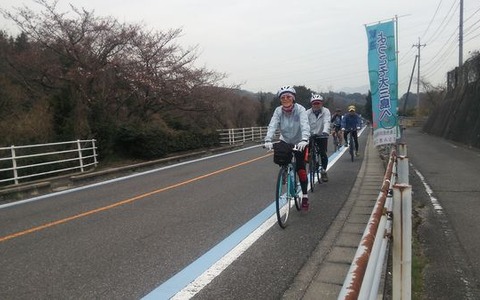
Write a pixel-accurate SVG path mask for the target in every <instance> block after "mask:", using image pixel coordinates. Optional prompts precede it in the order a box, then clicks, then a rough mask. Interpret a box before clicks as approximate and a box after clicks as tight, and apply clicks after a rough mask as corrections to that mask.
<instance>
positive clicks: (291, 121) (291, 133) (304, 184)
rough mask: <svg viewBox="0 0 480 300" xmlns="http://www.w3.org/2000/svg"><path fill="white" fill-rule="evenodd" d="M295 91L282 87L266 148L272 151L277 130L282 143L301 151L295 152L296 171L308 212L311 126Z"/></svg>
mask: <svg viewBox="0 0 480 300" xmlns="http://www.w3.org/2000/svg"><path fill="white" fill-rule="evenodd" d="M295 95H296V92H295V89H294V88H293V87H291V86H284V87H281V88H280V89H279V90H278V92H277V96H278V98H279V99H280V103H281V105H280V106H278V107H277V108H276V109H275V111H274V112H273V116H272V118H271V120H270V124H269V125H268V130H267V135H266V136H265V148H267V149H268V150H272V148H273V144H272V139H273V137H274V135H275V131H276V130H277V129H279V130H280V143H288V144H296V145H297V147H298V149H299V150H300V151H294V152H293V153H294V155H295V159H296V162H297V163H296V171H297V174H298V177H299V179H300V186H301V188H302V194H303V196H302V210H304V211H307V210H308V207H309V203H308V190H307V189H308V178H307V171H306V170H305V159H304V157H305V147H306V146H307V145H308V139H309V137H310V126H309V124H308V116H307V111H306V109H305V107H303V106H302V105H300V104H298V103H296V102H295Z"/></svg>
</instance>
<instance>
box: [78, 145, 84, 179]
mask: <svg viewBox="0 0 480 300" xmlns="http://www.w3.org/2000/svg"><path fill="white" fill-rule="evenodd" d="M77 149H78V162H79V164H80V172H82V173H83V156H82V145H81V144H80V140H77Z"/></svg>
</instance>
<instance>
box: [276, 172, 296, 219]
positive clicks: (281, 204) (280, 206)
mask: <svg viewBox="0 0 480 300" xmlns="http://www.w3.org/2000/svg"><path fill="white" fill-rule="evenodd" d="M289 181H290V180H289V176H288V172H287V167H282V168H281V169H280V171H279V172H278V179H277V194H276V197H275V208H276V213H277V221H278V225H280V227H282V228H285V227H286V226H287V220H288V215H289V214H290V198H291V196H290V193H289V191H288V189H289V188H290V183H289ZM292 181H293V180H292Z"/></svg>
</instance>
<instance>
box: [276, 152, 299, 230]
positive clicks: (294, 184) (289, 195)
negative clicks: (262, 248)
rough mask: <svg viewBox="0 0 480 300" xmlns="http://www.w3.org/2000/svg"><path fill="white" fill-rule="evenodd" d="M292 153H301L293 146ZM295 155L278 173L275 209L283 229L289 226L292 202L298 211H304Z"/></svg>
mask: <svg viewBox="0 0 480 300" xmlns="http://www.w3.org/2000/svg"><path fill="white" fill-rule="evenodd" d="M292 151H299V150H298V149H297V147H296V145H295V146H293V145H292ZM295 166H296V161H295V155H292V159H291V160H290V162H288V163H287V164H282V165H281V166H280V170H279V172H278V178H277V185H276V195H275V209H276V214H277V221H278V225H280V227H281V228H285V227H286V226H287V220H288V216H289V215H290V208H291V206H292V205H291V202H292V201H293V202H294V203H295V207H296V209H297V210H298V211H300V210H301V209H302V203H301V198H300V190H301V189H300V180H299V178H298V175H297V172H296V170H295V169H296V168H295Z"/></svg>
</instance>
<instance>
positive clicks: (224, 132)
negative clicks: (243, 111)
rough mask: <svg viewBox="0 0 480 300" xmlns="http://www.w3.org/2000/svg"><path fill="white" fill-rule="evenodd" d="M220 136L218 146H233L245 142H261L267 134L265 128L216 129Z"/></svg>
mask: <svg viewBox="0 0 480 300" xmlns="http://www.w3.org/2000/svg"><path fill="white" fill-rule="evenodd" d="M217 132H218V134H219V136H220V144H228V145H234V144H238V143H245V142H260V141H263V139H264V137H265V135H266V134H267V127H266V126H265V127H246V128H230V129H217Z"/></svg>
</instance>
